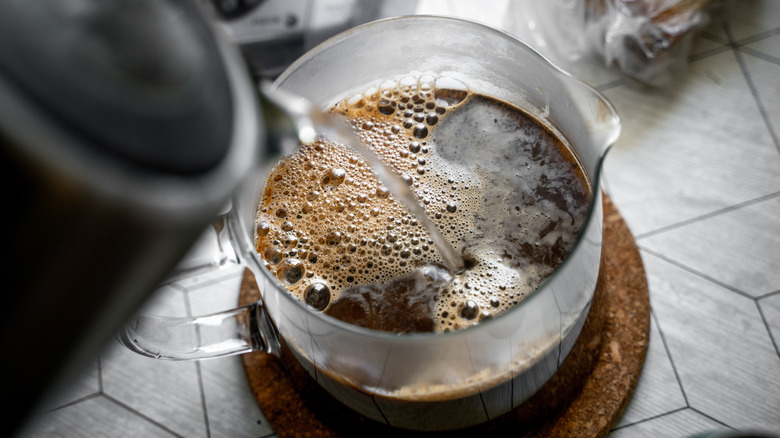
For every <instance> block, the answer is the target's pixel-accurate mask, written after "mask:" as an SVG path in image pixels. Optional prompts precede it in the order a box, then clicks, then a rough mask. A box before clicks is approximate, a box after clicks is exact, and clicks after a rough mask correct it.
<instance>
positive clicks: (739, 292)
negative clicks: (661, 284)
mask: <svg viewBox="0 0 780 438" xmlns="http://www.w3.org/2000/svg"><path fill="white" fill-rule="evenodd" d="M639 248H640V249H641V250H642V251H644V252H645V253H647V254H650V255H653V256H655V257H656V258H659V259H661V260H663V261H665V262H667V263H669V264H671V265H674V266H676V267H678V268H680V269H682V270H684V271H687V272H689V273H691V274H693V275H696V276H697V277H700V278H702V279H704V280H707V281H709V282H710V283H713V284H715V285H717V286H720V287H722V288H724V289H726V290H730V291H731V292H734V293H736V294H737V295H741V296H743V297H745V298H747V299H749V300H753V301H756V299H757V298H756V297H754V296H752V295H750V294H748V293H746V292H745V291H742V290H740V289H737V288H736V287H734V286H731V285H729V284H726V283H723V282H722V281H720V280H716V279H715V278H712V277H710V276H709V275H707V274H704V273H702V272H699V271H697V270H695V269H693V268H691V267H689V266H687V265H685V264H683V263H681V262H678V261H677V260H674V259H672V258H669V257H667V256H665V255H663V254H661V253H659V252H657V251H655V250H652V249H650V248H647V247H644V246H639Z"/></svg>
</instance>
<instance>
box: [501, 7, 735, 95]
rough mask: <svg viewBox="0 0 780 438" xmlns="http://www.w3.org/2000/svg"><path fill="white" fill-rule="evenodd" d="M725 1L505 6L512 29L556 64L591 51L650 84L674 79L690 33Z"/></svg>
mask: <svg viewBox="0 0 780 438" xmlns="http://www.w3.org/2000/svg"><path fill="white" fill-rule="evenodd" d="M726 1H727V0H548V1H539V2H537V1H531V2H516V3H513V5H511V7H512V8H513V9H514V13H513V14H512V20H513V21H514V23H513V26H510V27H511V28H512V29H511V30H512V31H514V32H515V33H517V34H518V36H520V37H521V38H522V39H525V40H526V41H527V42H528V43H529V44H531V45H533V46H534V47H536V48H538V49H539V50H540V51H541V52H542V53H543V54H545V55H546V56H548V57H549V58H551V59H552V60H553V61H554V62H557V63H559V64H561V65H562V66H564V67H565V66H567V65H571V64H572V63H575V62H577V61H579V60H581V59H582V58H584V57H585V56H590V55H592V54H596V55H597V56H598V57H600V58H601V59H602V60H603V62H604V64H605V65H606V66H608V67H612V66H614V67H616V68H617V69H618V70H619V71H620V72H622V73H623V74H625V75H627V76H629V77H631V78H633V79H635V80H637V81H639V82H641V83H643V84H646V85H650V86H654V87H667V86H670V85H672V84H673V83H674V82H675V81H676V80H678V79H679V77H680V76H681V74H682V73H683V72H684V70H685V67H686V65H687V63H688V56H689V54H690V50H691V44H692V41H693V37H694V35H695V34H696V32H697V31H698V30H700V29H701V28H702V27H703V26H704V25H706V24H707V23H708V21H709V17H710V11H711V10H712V9H713V7H714V6H715V5H716V4H718V5H720V4H723V3H725V2H726Z"/></svg>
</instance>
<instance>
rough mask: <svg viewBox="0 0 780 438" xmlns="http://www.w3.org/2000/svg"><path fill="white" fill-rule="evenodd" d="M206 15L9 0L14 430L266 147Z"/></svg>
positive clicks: (113, 0)
mask: <svg viewBox="0 0 780 438" xmlns="http://www.w3.org/2000/svg"><path fill="white" fill-rule="evenodd" d="M206 7H207V5H205V4H203V3H201V2H198V1H197V0H168V1H153V0H35V1H29V0H3V1H2V2H0V151H2V152H1V153H2V158H0V174H2V176H3V181H4V182H2V183H0V187H2V198H0V199H2V202H3V203H4V209H3V213H2V217H3V226H2V232H3V233H4V237H3V239H2V250H0V252H2V261H1V262H2V264H1V265H0V266H2V275H1V276H0V282H1V283H0V284H2V286H1V288H2V290H3V293H2V299H1V300H2V303H1V304H0V309H2V310H0V348H2V351H3V357H2V360H0V370H2V373H0V387H1V388H2V390H0V394H2V398H3V399H5V400H6V401H7V402H8V403H6V405H8V406H9V407H7V408H5V409H4V415H3V416H4V418H5V420H4V421H3V424H2V426H0V430H3V432H7V433H13V432H14V431H15V430H18V428H19V427H20V426H21V425H22V423H23V421H24V420H25V419H26V418H28V417H29V416H30V414H31V413H32V412H34V410H35V407H36V406H37V405H38V404H39V403H40V402H41V400H42V397H43V396H44V395H45V394H46V393H47V392H48V391H49V390H50V389H51V388H56V387H57V385H58V382H61V381H62V380H64V379H65V378H67V376H69V375H71V374H72V372H73V371H74V370H77V369H80V368H81V367H82V366H83V365H84V363H85V362H86V361H87V360H89V359H91V358H92V357H94V355H95V354H96V353H97V352H98V351H99V349H100V348H101V347H102V346H103V345H104V343H105V342H107V341H108V340H109V339H110V338H111V337H112V335H113V334H114V333H115V332H116V330H117V329H118V328H119V327H120V326H121V325H122V324H123V323H124V322H125V321H126V320H127V318H128V317H129V316H130V315H131V314H132V313H133V312H134V311H136V310H137V308H138V307H139V306H140V304H141V303H142V302H143V301H144V300H145V299H146V298H147V297H148V295H149V294H150V292H151V291H152V290H153V289H154V288H155V286H156V285H157V284H158V282H159V281H160V280H161V279H162V278H163V277H164V276H165V275H166V273H167V272H168V271H169V270H170V268H171V267H172V266H173V265H175V263H176V261H177V260H178V259H179V258H180V257H181V256H182V255H183V254H184V253H185V252H186V251H187V249H188V248H189V247H190V246H191V245H192V243H193V242H194V241H195V239H196V238H197V237H198V236H199V235H200V233H201V232H202V231H203V230H204V228H205V227H206V226H207V225H208V224H209V223H210V222H211V221H212V220H213V219H214V218H215V217H216V215H217V214H218V212H219V211H220V210H221V209H223V208H224V206H225V204H226V203H227V202H228V200H229V197H230V195H231V194H232V193H233V191H234V190H235V189H236V188H237V187H238V185H239V184H240V182H241V181H242V179H243V178H244V177H245V175H246V174H247V173H248V172H249V170H250V169H251V168H252V167H253V166H254V165H256V163H257V162H258V159H259V157H261V156H262V154H263V148H264V144H265V143H266V142H265V138H266V133H265V132H266V131H265V128H264V125H267V123H264V121H263V117H262V115H261V110H260V106H259V105H258V103H257V102H256V99H257V97H256V96H257V93H256V92H255V89H254V87H253V85H252V81H251V80H250V78H249V77H248V75H247V73H246V70H245V69H246V67H245V64H244V62H243V61H242V59H241V58H240V57H239V55H238V53H237V51H236V50H235V49H234V48H233V47H232V46H231V45H230V44H227V43H225V42H224V41H223V40H222V39H221V36H220V34H219V30H218V29H215V28H214V27H213V21H212V20H211V18H210V11H209V10H208V9H205V8H206ZM3 435H5V433H3Z"/></svg>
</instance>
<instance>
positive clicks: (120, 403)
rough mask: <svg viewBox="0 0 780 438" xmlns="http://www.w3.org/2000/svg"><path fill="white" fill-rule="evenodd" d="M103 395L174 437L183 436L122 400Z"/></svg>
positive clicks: (180, 437)
mask: <svg viewBox="0 0 780 438" xmlns="http://www.w3.org/2000/svg"><path fill="white" fill-rule="evenodd" d="M103 397H104V398H105V399H106V400H108V401H110V402H112V403H114V404H115V405H117V406H119V407H121V408H124V409H125V410H126V411H128V412H130V413H132V414H135V415H137V416H138V417H140V418H142V419H144V420H146V421H148V422H149V423H151V424H154V425H155V426H157V427H159V428H160V429H162V430H165V431H166V432H168V433H170V434H171V435H173V436H175V437H179V438H184V437H183V436H182V435H180V434H178V433H176V432H174V431H173V430H171V429H169V428H167V427H166V426H165V425H163V424H161V423H159V422H157V421H155V420H154V419H152V418H149V417H148V416H146V415H144V414H143V413H141V412H139V411H137V410H136V409H133V408H132V407H130V406H128V405H126V404H124V403H122V402H121V401H119V400H118V399H116V398H114V397H112V396H110V395H108V394H103Z"/></svg>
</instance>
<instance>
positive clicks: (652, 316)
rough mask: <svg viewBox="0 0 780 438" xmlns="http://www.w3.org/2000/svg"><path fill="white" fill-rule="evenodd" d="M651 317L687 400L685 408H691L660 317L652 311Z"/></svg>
mask: <svg viewBox="0 0 780 438" xmlns="http://www.w3.org/2000/svg"><path fill="white" fill-rule="evenodd" d="M651 307H652V306H651ZM650 317H651V318H653V321H655V326H656V328H657V329H658V334H659V335H660V336H661V343H662V344H663V345H664V351H666V357H668V358H669V364H670V365H671V366H672V371H673V372H674V378H675V379H676V380H677V386H679V387H680V392H681V393H682V396H683V400H685V406H686V407H691V404H690V403H689V402H688V394H686V393H685V388H683V383H682V378H680V373H679V372H677V365H675V364H674V359H673V358H672V351H671V349H669V344H668V343H667V342H666V335H664V331H663V329H661V324H660V323H659V321H658V315H656V313H655V312H654V311H653V310H652V309H651V310H650Z"/></svg>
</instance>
